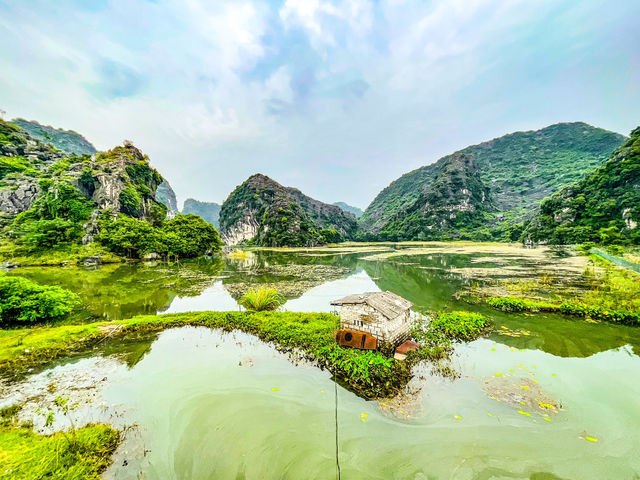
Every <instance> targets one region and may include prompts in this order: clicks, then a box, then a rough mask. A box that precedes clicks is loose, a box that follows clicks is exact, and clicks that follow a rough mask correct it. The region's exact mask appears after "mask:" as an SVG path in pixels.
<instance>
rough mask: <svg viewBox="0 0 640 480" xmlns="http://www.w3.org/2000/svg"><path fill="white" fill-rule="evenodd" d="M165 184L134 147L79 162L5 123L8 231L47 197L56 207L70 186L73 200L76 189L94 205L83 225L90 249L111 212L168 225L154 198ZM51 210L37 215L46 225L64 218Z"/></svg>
mask: <svg viewBox="0 0 640 480" xmlns="http://www.w3.org/2000/svg"><path fill="white" fill-rule="evenodd" d="M162 182H163V178H162V176H161V175H160V174H159V173H158V172H157V171H156V170H154V169H153V168H152V167H151V165H150V164H149V158H148V157H147V156H146V155H144V154H143V153H142V152H141V151H140V150H139V149H137V148H136V147H135V146H133V145H132V144H131V143H130V142H125V144H124V146H119V147H115V148H114V149H112V150H109V151H107V152H102V153H96V154H93V155H91V156H89V155H83V156H77V155H75V154H70V153H67V152H63V151H61V150H57V149H55V148H53V147H52V146H51V145H48V144H45V143H42V142H40V141H38V140H36V139H34V138H32V137H31V136H30V135H29V134H28V133H27V132H26V131H24V130H22V129H21V128H19V127H18V126H16V125H14V124H11V123H9V122H5V121H3V120H0V217H1V219H2V225H5V226H6V225H9V224H10V223H11V221H12V217H14V216H15V215H17V214H20V213H22V212H26V211H27V210H30V209H32V207H33V206H34V202H35V201H36V200H37V199H38V198H40V195H44V193H43V192H45V191H46V192H47V195H48V198H49V200H47V201H48V202H51V201H54V202H55V199H56V198H57V197H58V192H59V191H60V187H61V186H62V185H66V192H67V193H66V195H69V185H71V186H72V187H74V188H72V189H71V190H70V191H71V192H75V193H72V194H71V195H72V196H76V197H77V198H78V199H80V200H79V201H81V202H86V201H89V202H90V203H89V205H93V211H92V212H91V214H90V215H89V219H88V221H87V222H86V223H85V224H84V232H85V233H84V236H83V242H84V243H89V242H91V241H93V238H94V236H95V234H96V233H97V230H98V227H97V224H98V220H99V217H100V214H101V213H102V212H104V211H106V210H109V211H111V212H112V214H113V215H114V216H116V215H118V214H119V213H125V214H127V215H129V216H132V217H135V218H139V219H142V220H148V221H150V222H151V223H160V222H161V221H162V220H164V218H165V216H166V212H167V209H166V207H165V206H164V205H162V204H161V203H160V202H158V201H157V200H156V198H155V193H156V190H157V188H158V186H159V185H160V184H161V183H162ZM52 199H53V200H52ZM82 208H86V207H82ZM89 208H91V207H89ZM56 209H58V207H56ZM50 210H51V208H49V207H47V208H44V209H43V210H42V211H40V212H39V213H38V214H37V215H38V216H40V215H45V217H46V218H45V217H43V219H47V220H50V219H53V218H59V217H58V213H51V212H50ZM62 211H64V208H63V209H62ZM43 212H44V213H43ZM38 216H37V217H35V219H38ZM63 217H64V215H63ZM74 221H77V217H76V220H74Z"/></svg>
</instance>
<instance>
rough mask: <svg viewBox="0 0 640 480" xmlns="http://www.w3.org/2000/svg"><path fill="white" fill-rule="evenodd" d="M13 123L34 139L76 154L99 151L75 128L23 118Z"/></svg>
mask: <svg viewBox="0 0 640 480" xmlns="http://www.w3.org/2000/svg"><path fill="white" fill-rule="evenodd" d="M11 123H13V124H14V125H17V126H19V127H20V128H22V129H23V130H24V131H26V132H27V133H28V134H29V135H30V136H31V137H32V138H33V139H35V140H38V141H40V142H42V143H48V144H50V145H53V146H54V147H55V148H56V149H57V150H64V151H65V152H67V153H75V154H76V155H84V154H88V155H92V154H94V153H97V152H98V151H97V150H96V148H95V147H94V146H93V145H92V144H91V143H90V142H89V141H88V140H87V139H86V138H84V137H83V136H82V135H80V134H79V133H78V132H74V131H73V130H64V129H62V128H54V127H51V126H49V125H41V124H39V123H38V122H35V121H27V120H24V119H22V118H16V119H14V120H12V121H11Z"/></svg>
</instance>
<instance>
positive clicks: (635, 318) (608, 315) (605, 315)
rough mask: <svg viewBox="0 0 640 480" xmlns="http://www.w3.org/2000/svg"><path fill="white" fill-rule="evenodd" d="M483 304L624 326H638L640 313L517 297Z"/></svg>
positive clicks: (502, 308)
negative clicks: (560, 314) (571, 316)
mask: <svg viewBox="0 0 640 480" xmlns="http://www.w3.org/2000/svg"><path fill="white" fill-rule="evenodd" d="M485 302H486V303H487V304H488V305H490V306H491V307H493V308H495V309H497V310H501V311H503V312H533V313H537V312H553V313H564V314H565V315H573V316H577V317H583V318H592V319H597V320H604V321H606V322H612V323H621V324H624V325H634V326H640V312H634V311H629V310H611V309H607V308H604V307H600V306H598V305H587V304H584V303H577V302H562V303H560V304H556V303H551V302H541V301H536V300H527V299H523V298H518V297H489V298H487V299H485Z"/></svg>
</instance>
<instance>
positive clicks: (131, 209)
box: [119, 184, 142, 217]
mask: <svg viewBox="0 0 640 480" xmlns="http://www.w3.org/2000/svg"><path fill="white" fill-rule="evenodd" d="M119 200H120V210H121V211H122V212H123V213H126V214H127V215H131V216H132V217H139V216H140V215H141V214H142V197H141V196H140V193H139V192H138V190H137V189H136V188H135V187H134V186H133V185H130V184H129V185H127V186H126V187H124V188H123V189H122V191H121V192H120V197H119Z"/></svg>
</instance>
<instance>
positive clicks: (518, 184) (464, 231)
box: [360, 122, 624, 240]
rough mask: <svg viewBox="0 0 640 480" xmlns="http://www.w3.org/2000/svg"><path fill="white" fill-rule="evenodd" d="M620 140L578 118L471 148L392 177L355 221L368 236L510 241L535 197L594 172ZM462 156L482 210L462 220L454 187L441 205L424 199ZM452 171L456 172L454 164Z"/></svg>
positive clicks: (530, 210) (532, 207)
mask: <svg viewBox="0 0 640 480" xmlns="http://www.w3.org/2000/svg"><path fill="white" fill-rule="evenodd" d="M623 141H624V137H623V136H622V135H619V134H617V133H613V132H609V131H607V130H603V129H600V128H596V127H592V126H590V125H587V124H585V123H580V122H577V123H560V124H556V125H551V126H549V127H547V128H544V129H542V130H537V131H528V132H516V133H512V134H509V135H505V136H503V137H500V138H496V139H494V140H491V141H488V142H484V143H481V144H479V145H473V146H470V147H467V148H465V149H463V150H460V151H459V152H456V153H454V154H451V155H448V156H446V157H443V158H441V159H440V160H438V161H437V162H436V163H434V164H431V165H427V166H425V167H421V168H419V169H417V170H414V171H412V172H409V173H407V174H405V175H403V176H402V177H400V178H399V179H398V180H396V181H394V182H392V183H391V184H390V185H389V186H388V187H387V188H385V189H384V190H383V191H382V192H380V194H378V196H377V197H376V198H375V199H374V200H373V202H372V203H371V204H370V205H369V207H367V209H366V210H365V213H364V215H363V216H362V217H361V219H360V225H361V226H362V227H363V229H364V230H365V231H367V232H368V236H369V237H370V238H378V239H383V240H387V239H388V240H408V239H420V238H429V239H437V238H441V237H442V235H441V234H444V238H447V237H451V238H470V239H477V240H488V239H491V238H495V239H502V240H514V239H516V238H517V237H518V236H519V234H520V233H521V227H520V225H519V224H520V222H522V221H524V220H526V219H527V218H529V217H530V216H531V215H532V214H533V213H534V212H535V209H536V208H537V206H538V203H539V202H540V200H542V199H543V198H544V197H546V196H549V195H551V194H552V193H554V192H555V191H557V190H558V189H560V188H562V187H564V186H566V185H569V184H571V183H573V182H575V181H578V180H579V179H580V178H582V177H583V176H584V175H585V174H587V173H590V172H592V171H593V170H594V169H595V168H596V167H597V166H598V165H600V164H601V163H602V162H603V161H604V160H605V159H606V158H607V157H608V156H609V155H610V154H611V152H612V151H613V150H614V149H615V148H617V147H618V146H620V145H621V144H622V142H623ZM461 155H466V156H470V157H472V158H473V161H474V168H473V172H474V173H473V176H474V177H476V181H475V182H467V183H468V184H469V185H471V186H472V188H475V189H477V190H472V191H470V195H471V197H474V196H475V197H477V196H478V195H481V193H482V192H484V194H485V197H486V201H485V202H483V205H482V208H481V209H476V210H475V211H478V212H482V215H479V214H476V215H474V219H473V222H465V221H463V220H464V218H466V217H467V216H469V213H464V214H460V213H456V212H457V211H460V212H461V211H465V212H468V210H464V208H465V207H464V205H462V204H459V203H456V200H457V199H459V198H458V194H459V193H460V192H456V191H455V189H454V190H449V191H448V193H447V191H445V192H443V195H442V196H441V198H440V199H439V201H440V202H441V203H440V204H439V205H436V204H435V203H434V200H435V199H434V198H433V195H432V196H431V199H430V201H429V202H428V204H427V203H425V201H426V200H427V196H428V195H427V192H429V191H431V192H433V190H434V188H432V186H433V185H435V183H434V182H436V180H438V179H440V180H439V181H440V182H442V172H446V170H447V167H446V166H447V164H449V163H450V162H455V161H457V160H456V159H459V158H460V156H461ZM452 171H455V172H457V174H458V175H460V170H459V169H456V168H453V170H452ZM463 183H464V182H463ZM452 185H455V182H453V183H452ZM425 212H428V213H427V214H426V215H425V214H424V213H425ZM438 212H440V213H438ZM440 215H443V216H442V217H440ZM452 216H454V217H455V218H445V217H452ZM405 217H406V218H405ZM480 217H482V218H480ZM456 219H457V220H456ZM454 220H455V221H454ZM366 237H367V236H365V238H366Z"/></svg>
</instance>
